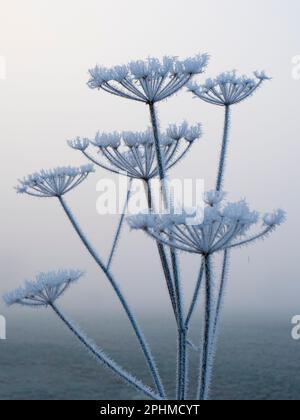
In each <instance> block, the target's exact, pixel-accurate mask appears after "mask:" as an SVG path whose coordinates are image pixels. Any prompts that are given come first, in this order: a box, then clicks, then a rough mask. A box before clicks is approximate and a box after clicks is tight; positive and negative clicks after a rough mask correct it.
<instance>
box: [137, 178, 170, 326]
mask: <svg viewBox="0 0 300 420" xmlns="http://www.w3.org/2000/svg"><path fill="white" fill-rule="evenodd" d="M144 185H145V193H146V196H147V202H148V209H149V211H150V212H152V211H153V200H152V193H151V186H150V181H149V180H146V181H145V184H144ZM156 245H157V250H158V254H159V257H160V261H161V265H162V268H163V272H164V275H165V279H166V284H167V288H168V292H169V296H170V300H171V304H172V308H173V312H174V315H175V319H176V321H177V308H176V299H175V292H174V284H173V279H172V275H171V272H170V268H169V263H168V258H167V255H166V251H165V248H164V246H163V244H161V243H160V242H158V241H156Z"/></svg>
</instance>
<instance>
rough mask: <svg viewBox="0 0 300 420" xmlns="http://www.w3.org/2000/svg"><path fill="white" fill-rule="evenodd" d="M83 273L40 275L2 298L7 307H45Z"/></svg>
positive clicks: (68, 272) (55, 272) (62, 271)
mask: <svg viewBox="0 0 300 420" xmlns="http://www.w3.org/2000/svg"><path fill="white" fill-rule="evenodd" d="M83 274H84V273H83V271H79V270H60V271H50V272H48V273H40V274H38V275H37V276H36V278H35V280H34V281H28V280H27V281H25V285H24V286H23V287H20V288H19V289H17V290H14V291H12V292H10V293H8V294H6V295H5V296H4V301H5V302H6V304H7V305H9V306H11V305H13V304H16V303H18V304H20V305H26V306H47V305H49V303H54V302H55V301H56V300H57V299H58V298H59V297H60V296H61V295H62V294H63V293H64V292H65V291H66V290H67V288H68V287H69V286H70V285H71V284H72V283H74V282H76V281H78V280H79V279H80V278H81V277H82V276H83Z"/></svg>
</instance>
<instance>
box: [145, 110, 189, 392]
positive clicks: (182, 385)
mask: <svg viewBox="0 0 300 420" xmlns="http://www.w3.org/2000/svg"><path fill="white" fill-rule="evenodd" d="M149 110H150V117H151V124H152V129H153V136H154V143H155V151H156V160H157V166H158V174H159V179H160V182H161V189H162V196H163V200H164V207H165V210H166V211H168V210H169V211H170V210H171V211H172V210H173V209H172V208H171V206H172V203H171V202H170V199H169V191H168V185H167V176H166V167H165V157H164V155H163V150H162V147H161V142H160V134H159V126H158V120H157V115H156V111H155V106H154V104H153V103H149ZM170 253H171V259H172V265H173V277H174V279H173V281H174V286H175V298H176V308H177V315H178V318H177V325H178V353H177V354H178V378H177V379H178V383H177V397H180V398H179V399H185V394H186V375H187V359H186V356H187V355H186V347H187V342H186V329H185V325H184V324H185V323H184V316H183V308H182V293H181V287H180V276H179V270H178V261H177V254H176V251H175V249H174V248H173V247H170ZM176 283H177V284H176ZM176 289H177V290H176ZM180 311H181V314H180Z"/></svg>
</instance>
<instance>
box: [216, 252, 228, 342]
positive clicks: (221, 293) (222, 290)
mask: <svg viewBox="0 0 300 420" xmlns="http://www.w3.org/2000/svg"><path fill="white" fill-rule="evenodd" d="M229 254H230V253H229V250H227V249H226V250H225V251H224V257H223V267H222V277H221V283H220V290H219V295H218V302H217V309H216V315H215V322H214V337H215V336H216V334H217V332H218V326H219V321H220V315H221V310H222V305H223V301H224V294H225V289H226V280H227V272H228V266H229ZM214 340H215V338H214Z"/></svg>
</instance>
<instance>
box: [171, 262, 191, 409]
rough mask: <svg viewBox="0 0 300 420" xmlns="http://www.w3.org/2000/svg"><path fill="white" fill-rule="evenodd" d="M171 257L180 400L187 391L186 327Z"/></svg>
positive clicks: (175, 264) (179, 285)
mask: <svg viewBox="0 0 300 420" xmlns="http://www.w3.org/2000/svg"><path fill="white" fill-rule="evenodd" d="M171 258H172V265H173V277H174V285H175V296H176V303H177V315H178V355H177V399H178V400H179V401H180V400H185V399H186V392H187V389H186V385H187V364H188V360H187V329H186V326H185V320H184V312H183V299H182V291H181V284H180V279H179V275H178V272H177V266H178V264H177V261H175V260H173V259H174V258H176V254H172V255H171Z"/></svg>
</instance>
